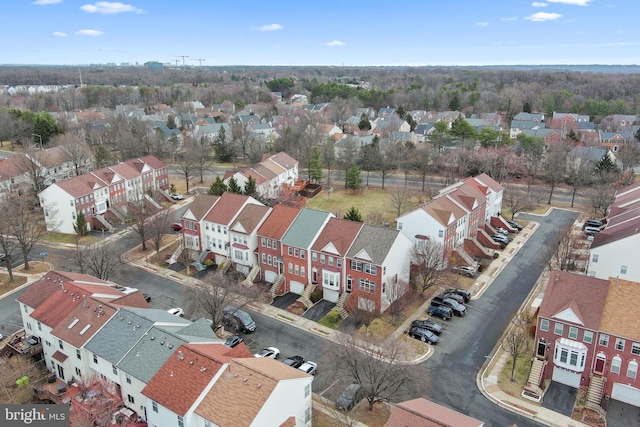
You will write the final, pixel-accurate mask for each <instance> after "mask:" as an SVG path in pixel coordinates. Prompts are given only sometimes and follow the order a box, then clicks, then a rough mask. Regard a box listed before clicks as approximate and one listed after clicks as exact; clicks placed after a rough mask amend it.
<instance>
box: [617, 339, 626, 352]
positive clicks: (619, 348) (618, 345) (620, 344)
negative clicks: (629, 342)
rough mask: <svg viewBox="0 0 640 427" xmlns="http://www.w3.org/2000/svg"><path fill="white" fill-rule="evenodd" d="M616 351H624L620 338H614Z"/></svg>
mask: <svg viewBox="0 0 640 427" xmlns="http://www.w3.org/2000/svg"><path fill="white" fill-rule="evenodd" d="M616 350H620V351H622V350H624V340H623V339H622V338H616Z"/></svg>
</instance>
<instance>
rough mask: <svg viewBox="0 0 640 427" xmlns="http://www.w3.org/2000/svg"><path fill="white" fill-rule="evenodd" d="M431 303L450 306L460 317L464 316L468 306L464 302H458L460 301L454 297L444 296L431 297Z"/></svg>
mask: <svg viewBox="0 0 640 427" xmlns="http://www.w3.org/2000/svg"><path fill="white" fill-rule="evenodd" d="M431 305H436V306H445V307H449V308H450V309H451V310H452V311H453V314H455V315H456V316H458V317H463V316H464V315H465V314H466V311H467V308H466V307H465V306H464V305H463V304H460V303H458V301H456V300H454V299H451V298H447V297H442V296H435V297H433V298H431Z"/></svg>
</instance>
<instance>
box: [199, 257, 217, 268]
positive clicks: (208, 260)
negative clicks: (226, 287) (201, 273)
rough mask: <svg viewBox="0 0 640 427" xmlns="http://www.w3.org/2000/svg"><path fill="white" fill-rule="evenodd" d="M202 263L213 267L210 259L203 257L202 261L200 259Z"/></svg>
mask: <svg viewBox="0 0 640 427" xmlns="http://www.w3.org/2000/svg"><path fill="white" fill-rule="evenodd" d="M202 264H204V265H205V266H207V267H213V266H214V265H215V263H214V262H213V260H212V259H205V260H204V261H202Z"/></svg>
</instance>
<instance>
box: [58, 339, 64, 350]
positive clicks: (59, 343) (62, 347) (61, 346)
mask: <svg viewBox="0 0 640 427" xmlns="http://www.w3.org/2000/svg"><path fill="white" fill-rule="evenodd" d="M58 347H60V350H64V344H62V340H58Z"/></svg>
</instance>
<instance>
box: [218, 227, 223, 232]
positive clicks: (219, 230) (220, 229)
mask: <svg viewBox="0 0 640 427" xmlns="http://www.w3.org/2000/svg"><path fill="white" fill-rule="evenodd" d="M221 231H222V228H221V227H220V225H218V233H220V232H221Z"/></svg>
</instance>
